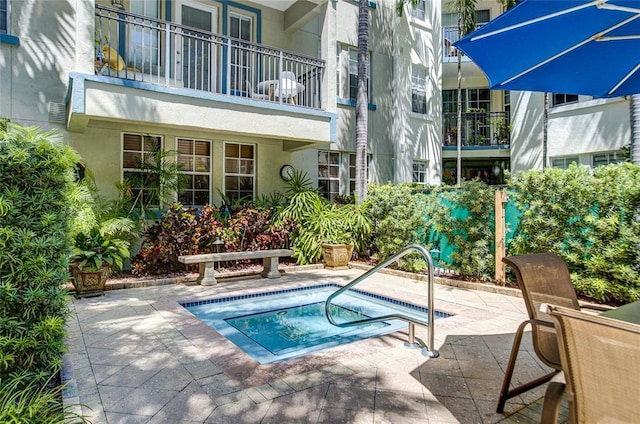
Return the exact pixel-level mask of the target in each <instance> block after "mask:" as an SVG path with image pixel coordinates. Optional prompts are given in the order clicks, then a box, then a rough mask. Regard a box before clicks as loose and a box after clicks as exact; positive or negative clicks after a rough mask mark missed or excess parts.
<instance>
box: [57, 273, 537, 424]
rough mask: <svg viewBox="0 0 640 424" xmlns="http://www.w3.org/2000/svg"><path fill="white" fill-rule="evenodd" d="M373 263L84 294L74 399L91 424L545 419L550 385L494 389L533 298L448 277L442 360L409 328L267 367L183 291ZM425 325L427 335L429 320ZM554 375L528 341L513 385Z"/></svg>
mask: <svg viewBox="0 0 640 424" xmlns="http://www.w3.org/2000/svg"><path fill="white" fill-rule="evenodd" d="M362 272H363V271H361V270H353V269H352V270H347V271H340V272H336V271H325V270H322V269H315V270H314V269H302V270H298V271H292V270H289V271H287V272H286V273H285V274H284V275H283V276H282V278H280V279H278V280H275V281H274V280H268V279H262V278H253V277H247V278H244V279H241V280H236V281H227V282H221V283H220V284H218V285H215V286H210V287H204V286H198V285H184V284H170V285H161V286H155V287H143V288H135V289H124V290H113V291H108V292H107V293H106V295H105V296H103V297H99V298H89V299H81V300H74V301H73V304H72V309H73V310H74V311H75V315H74V316H73V318H72V319H71V320H70V323H69V337H68V340H67V345H68V347H69V353H68V354H67V355H66V356H65V368H64V378H66V379H69V380H70V382H71V384H70V386H69V387H68V389H67V390H66V391H65V402H67V403H71V404H81V405H82V406H78V407H76V409H77V410H78V412H80V410H81V412H82V413H83V414H84V415H85V416H87V417H88V418H89V419H90V420H91V421H92V422H93V423H95V424H98V423H109V424H113V423H376V424H382V423H416V422H423V423H495V422H501V421H503V422H512V423H533V422H539V419H540V410H541V399H540V398H541V397H542V396H543V395H544V386H542V387H540V388H537V389H535V390H532V391H530V392H528V393H525V394H523V395H521V396H519V397H516V398H514V399H511V400H510V401H509V402H507V406H506V408H505V414H504V415H503V414H496V413H495V407H496V400H497V398H498V392H499V390H500V386H501V383H502V377H503V375H504V371H503V370H504V368H505V367H506V363H507V360H508V357H509V352H510V348H511V343H512V340H513V335H514V332H515V330H516V328H517V326H518V324H519V323H520V322H521V321H522V320H524V319H527V316H526V311H525V306H524V303H523V301H522V299H520V298H518V297H514V296H508V295H504V294H496V293H491V292H485V291H477V290H468V289H462V288H455V287H450V286H446V285H439V284H436V287H435V295H436V297H435V305H436V309H438V310H442V311H445V312H450V313H453V314H455V316H452V317H449V318H446V319H440V320H437V321H436V333H435V334H436V348H437V349H438V350H439V352H440V357H439V358H427V357H424V356H422V355H421V353H420V351H419V350H411V349H407V348H405V347H404V346H403V343H404V341H406V339H407V336H406V330H404V331H401V332H397V333H393V334H390V335H386V336H383V337H378V338H373V339H367V340H362V341H358V342H354V343H351V344H348V345H343V346H339V347H335V348H331V349H328V350H325V351H321V352H316V353H313V354H309V355H307V356H305V357H302V358H297V359H291V360H287V361H284V362H280V363H276V364H272V365H261V364H259V363H258V362H256V361H255V360H253V359H252V358H251V357H250V356H248V355H247V354H245V353H244V352H243V351H242V350H240V349H239V348H238V347H236V346H235V345H234V344H232V343H231V342H229V341H228V340H227V339H225V338H224V337H223V336H221V335H220V334H218V333H217V332H216V331H215V330H214V329H212V328H210V327H208V326H207V325H206V324H204V323H202V322H201V321H199V320H198V319H197V318H195V317H194V316H193V315H191V314H190V313H189V312H188V311H187V310H185V309H184V308H182V307H181V306H180V305H179V304H178V302H179V301H193V300H199V299H208V298H213V297H224V296H228V295H230V294H237V293H240V292H243V293H246V292H256V291H268V290H277V289H281V288H285V287H286V288H289V287H298V286H304V285H315V284H319V283H338V284H346V283H348V282H349V281H351V280H352V279H353V278H355V277H356V276H358V275H360V274H362ZM358 287H361V288H363V289H367V290H369V291H377V292H379V293H381V294H383V295H386V296H390V297H395V298H398V299H402V300H407V301H411V302H413V303H417V304H420V305H426V296H425V294H426V289H427V288H426V283H425V282H419V281H415V280H411V279H407V278H402V277H399V276H393V275H388V274H382V273H378V274H376V275H374V276H373V277H372V278H371V279H369V280H366V281H365V282H363V283H362V284H361V285H359V286H358ZM416 333H417V336H418V337H420V338H421V339H423V340H427V337H426V334H427V333H426V330H425V329H423V328H418V329H417V331H416ZM546 372H548V370H547V368H546V367H545V366H544V365H542V364H541V363H540V362H539V361H538V360H537V359H536V357H535V354H534V353H533V348H532V347H531V342H530V340H526V341H525V343H523V347H522V350H521V352H520V356H519V360H518V365H517V368H516V373H515V375H514V381H513V383H514V384H518V383H520V382H522V380H528V379H531V378H532V377H535V376H540V375H543V374H544V373H546Z"/></svg>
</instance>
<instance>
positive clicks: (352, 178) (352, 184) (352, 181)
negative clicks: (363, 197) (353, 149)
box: [347, 153, 373, 194]
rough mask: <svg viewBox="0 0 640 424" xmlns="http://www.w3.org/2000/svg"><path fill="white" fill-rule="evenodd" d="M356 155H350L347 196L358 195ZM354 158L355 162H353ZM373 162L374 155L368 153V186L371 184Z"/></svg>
mask: <svg viewBox="0 0 640 424" xmlns="http://www.w3.org/2000/svg"><path fill="white" fill-rule="evenodd" d="M356 156H357V155H356V153H349V158H348V159H349V163H348V167H349V174H348V175H349V186H348V187H349V193H347V194H355V193H356ZM352 158H353V161H352ZM372 160H373V155H372V154H371V153H367V164H366V167H367V168H366V169H367V170H366V172H367V184H369V183H370V182H371V161H372Z"/></svg>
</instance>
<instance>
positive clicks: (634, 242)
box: [508, 163, 640, 303]
mask: <svg viewBox="0 0 640 424" xmlns="http://www.w3.org/2000/svg"><path fill="white" fill-rule="evenodd" d="M509 186H510V188H511V189H512V190H513V192H510V197H511V198H512V199H513V200H514V201H515V203H516V205H517V207H518V208H519V209H520V210H521V211H523V214H522V218H521V222H520V224H519V227H518V230H517V233H516V235H515V237H514V238H513V240H512V241H511V243H510V244H509V246H508V249H509V253H510V254H523V253H532V252H553V253H556V254H558V255H560V256H561V257H562V258H563V259H564V260H565V261H566V262H567V265H568V266H569V268H570V270H571V271H572V280H573V282H574V285H575V287H576V289H577V290H578V292H579V293H581V294H583V295H586V296H590V297H593V298H594V299H597V300H604V301H611V302H621V303H622V302H630V301H635V300H638V299H640V251H639V247H640V221H639V220H638V217H639V216H640V167H638V166H637V165H631V164H629V163H621V164H617V165H609V166H606V167H597V168H596V169H594V171H593V174H592V173H591V172H589V170H588V169H585V168H584V167H581V166H577V165H572V166H570V167H569V169H567V170H560V169H545V170H544V171H543V172H540V171H528V172H523V173H520V174H518V175H517V176H515V177H512V178H510V180H509Z"/></svg>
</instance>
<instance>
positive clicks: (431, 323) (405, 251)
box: [324, 244, 440, 358]
mask: <svg viewBox="0 0 640 424" xmlns="http://www.w3.org/2000/svg"><path fill="white" fill-rule="evenodd" d="M412 250H417V251H418V252H419V253H421V254H422V256H424V259H425V260H426V261H427V271H428V275H427V290H428V295H429V299H428V300H427V309H428V318H429V321H428V322H424V321H422V320H419V319H416V318H412V317H410V316H407V315H404V314H400V313H398V314H390V315H383V316H379V317H375V318H367V319H361V320H356V321H350V322H345V323H342V324H339V323H337V322H336V321H335V320H334V319H333V317H332V316H331V310H330V307H331V301H332V300H333V299H334V298H336V297H337V296H339V295H340V294H341V293H343V292H345V291H347V290H349V289H350V288H351V287H353V286H355V285H356V284H358V283H360V282H362V281H363V280H365V279H366V278H368V277H369V276H371V275H373V274H375V273H377V272H378V271H379V270H381V269H382V268H386V267H387V266H388V265H390V264H392V263H393V262H395V261H397V260H398V259H400V258H402V257H403V256H405V255H406V254H408V253H409V252H411V251H412ZM433 270H434V265H433V259H432V258H431V255H430V254H429V251H428V250H427V249H425V248H424V247H422V246H420V245H418V244H412V245H410V246H407V247H405V248H404V249H403V250H401V251H400V252H399V253H396V254H395V255H393V256H392V257H390V258H389V259H387V260H386V261H384V262H382V263H380V264H378V265H376V266H375V267H374V268H371V269H370V270H369V271H367V272H365V273H364V274H362V275H361V276H359V277H358V278H356V279H355V280H353V281H352V282H350V283H349V284H347V285H346V286H344V287H342V288H341V289H338V290H336V291H335V292H334V293H332V294H331V295H329V297H327V301H326V303H325V305H324V311H325V314H326V316H327V319H328V320H329V322H330V323H331V324H333V325H335V326H336V327H341V328H345V327H353V326H356V325H362V324H369V323H372V322H380V321H386V320H389V319H399V320H402V321H406V322H407V323H408V324H409V341H408V342H407V343H405V345H406V346H407V347H411V348H420V347H421V348H422V354H423V355H425V356H429V357H432V358H437V357H438V356H440V354H439V353H438V351H437V350H436V349H434V343H435V341H434V324H435V311H434V308H433ZM415 324H418V325H424V326H426V327H427V330H428V336H429V343H428V344H427V345H426V346H424V345H421V344H420V343H416V342H415V339H416V338H415ZM429 347H430V348H431V350H429Z"/></svg>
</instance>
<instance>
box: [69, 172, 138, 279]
mask: <svg viewBox="0 0 640 424" xmlns="http://www.w3.org/2000/svg"><path fill="white" fill-rule="evenodd" d="M71 194H72V197H71V205H72V208H73V209H74V211H75V214H74V219H73V223H72V226H71V235H72V236H73V238H74V243H73V257H72V261H73V262H74V263H75V264H77V265H78V266H79V267H80V268H85V267H87V268H88V270H90V271H97V270H98V269H100V268H101V267H102V266H103V264H108V265H109V266H110V267H111V270H112V271H118V270H120V269H122V266H123V261H124V260H125V259H127V258H128V257H129V256H130V251H129V247H130V244H131V241H132V240H134V239H135V238H136V237H137V235H138V231H137V223H136V222H135V221H133V220H132V219H130V218H127V217H125V216H119V215H118V214H122V213H125V212H123V211H122V210H120V209H119V208H118V204H117V202H114V201H105V200H103V199H102V198H100V197H99V196H98V195H97V193H96V189H95V185H94V184H93V180H92V179H91V178H90V177H85V178H84V179H83V180H82V181H80V182H79V183H77V184H76V185H75V188H74V190H73V191H72V193H71Z"/></svg>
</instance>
